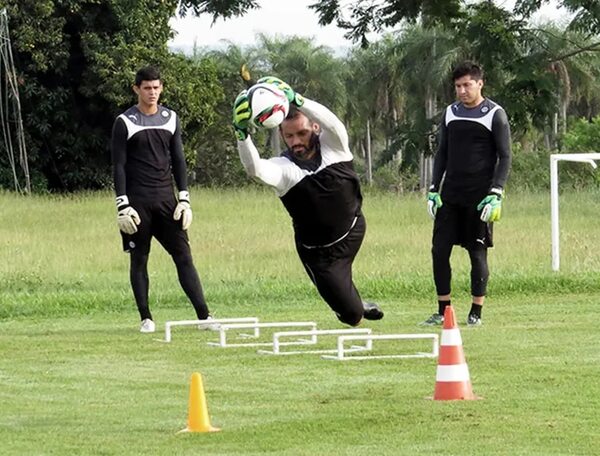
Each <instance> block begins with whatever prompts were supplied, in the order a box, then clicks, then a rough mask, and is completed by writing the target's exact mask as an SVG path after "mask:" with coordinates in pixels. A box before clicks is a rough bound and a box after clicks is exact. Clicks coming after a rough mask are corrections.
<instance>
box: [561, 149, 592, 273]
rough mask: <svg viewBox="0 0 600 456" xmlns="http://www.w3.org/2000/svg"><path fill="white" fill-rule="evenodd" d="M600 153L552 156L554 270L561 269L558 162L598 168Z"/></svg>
mask: <svg viewBox="0 0 600 456" xmlns="http://www.w3.org/2000/svg"><path fill="white" fill-rule="evenodd" d="M596 160H600V153H585V154H552V155H550V220H551V223H552V270H553V271H558V270H559V269H560V231H559V215H558V162H559V161H572V162H581V163H589V164H590V165H592V167H594V168H597V165H596Z"/></svg>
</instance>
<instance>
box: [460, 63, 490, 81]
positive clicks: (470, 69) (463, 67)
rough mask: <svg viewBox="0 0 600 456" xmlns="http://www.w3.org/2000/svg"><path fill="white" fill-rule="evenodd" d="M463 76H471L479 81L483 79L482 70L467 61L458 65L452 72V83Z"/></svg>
mask: <svg viewBox="0 0 600 456" xmlns="http://www.w3.org/2000/svg"><path fill="white" fill-rule="evenodd" d="M463 76H471V78H473V79H475V80H476V81H479V80H481V79H483V70H482V69H481V67H480V66H479V65H478V64H477V63H475V62H471V61H469V60H467V61H466V62H462V63H460V64H459V65H457V66H456V67H455V68H454V70H452V81H456V80H457V79H460V78H462V77H463Z"/></svg>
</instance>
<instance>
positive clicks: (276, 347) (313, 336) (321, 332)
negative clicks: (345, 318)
mask: <svg viewBox="0 0 600 456" xmlns="http://www.w3.org/2000/svg"><path fill="white" fill-rule="evenodd" d="M341 334H371V329H369V328H347V329H313V330H310V331H280V332H276V333H274V334H273V350H272V351H271V350H258V353H261V354H264V355H302V354H317V353H336V352H337V349H322V350H296V351H285V352H282V351H281V350H280V347H281V346H283V345H290V344H289V343H285V342H281V339H282V338H285V337H299V336H310V341H307V342H306V345H308V344H309V343H310V344H313V345H314V344H316V343H317V336H329V335H341ZM293 345H300V344H293ZM302 345H304V344H302ZM369 345H370V341H367V343H366V345H365V346H355V347H351V348H349V349H348V350H347V351H364V350H369Z"/></svg>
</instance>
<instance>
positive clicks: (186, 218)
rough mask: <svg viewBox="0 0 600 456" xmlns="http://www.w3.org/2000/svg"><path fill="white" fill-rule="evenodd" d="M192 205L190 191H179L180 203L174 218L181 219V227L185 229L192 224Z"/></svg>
mask: <svg viewBox="0 0 600 456" xmlns="http://www.w3.org/2000/svg"><path fill="white" fill-rule="evenodd" d="M192 218H193V217H192V207H191V206H190V193H189V192H187V191H185V190H184V191H181V192H179V203H177V207H176V208H175V212H173V220H181V228H182V229H183V230H184V231H185V230H187V229H188V228H189V227H190V225H191V224H192Z"/></svg>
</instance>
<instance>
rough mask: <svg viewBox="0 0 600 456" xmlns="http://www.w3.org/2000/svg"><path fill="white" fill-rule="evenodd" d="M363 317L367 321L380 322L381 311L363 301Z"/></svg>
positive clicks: (370, 303) (372, 304) (375, 305)
mask: <svg viewBox="0 0 600 456" xmlns="http://www.w3.org/2000/svg"><path fill="white" fill-rule="evenodd" d="M363 309H364V311H363V317H365V319H367V320H381V319H382V318H383V311H382V310H381V309H380V308H379V306H378V305H377V304H375V303H374V302H364V301H363Z"/></svg>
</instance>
